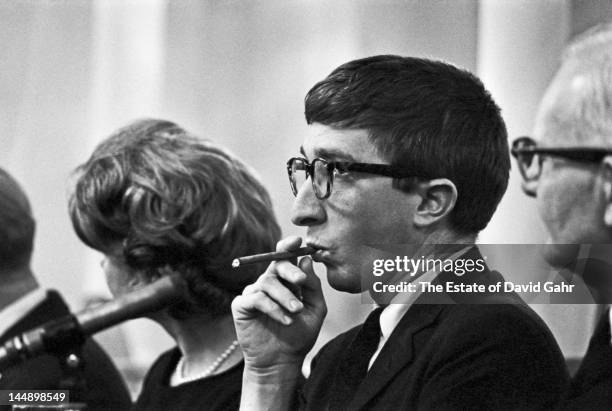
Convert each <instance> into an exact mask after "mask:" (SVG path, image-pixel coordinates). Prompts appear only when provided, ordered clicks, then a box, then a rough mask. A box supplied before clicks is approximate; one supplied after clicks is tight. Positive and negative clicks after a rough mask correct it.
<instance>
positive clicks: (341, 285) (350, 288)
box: [327, 268, 362, 294]
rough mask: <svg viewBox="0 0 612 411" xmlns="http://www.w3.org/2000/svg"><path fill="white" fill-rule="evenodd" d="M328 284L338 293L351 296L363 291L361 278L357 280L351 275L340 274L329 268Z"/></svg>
mask: <svg viewBox="0 0 612 411" xmlns="http://www.w3.org/2000/svg"><path fill="white" fill-rule="evenodd" d="M327 282H328V283H329V285H330V286H331V287H332V288H333V289H334V290H337V291H342V292H345V293H350V294H358V293H360V292H361V291H362V290H361V282H360V281H359V278H357V279H355V278H354V277H352V276H351V275H350V274H347V273H343V272H340V271H338V270H337V269H336V268H327Z"/></svg>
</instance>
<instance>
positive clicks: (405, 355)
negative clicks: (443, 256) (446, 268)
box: [348, 246, 503, 410]
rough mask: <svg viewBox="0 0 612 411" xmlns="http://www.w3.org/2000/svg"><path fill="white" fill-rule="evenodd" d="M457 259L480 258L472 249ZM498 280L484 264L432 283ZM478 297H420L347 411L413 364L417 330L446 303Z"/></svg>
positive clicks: (436, 294)
mask: <svg viewBox="0 0 612 411" xmlns="http://www.w3.org/2000/svg"><path fill="white" fill-rule="evenodd" d="M458 258H463V259H472V260H477V259H480V258H483V257H482V254H481V253H480V251H479V250H478V248H477V247H476V246H473V247H471V248H470V249H469V250H467V251H466V252H465V254H463V255H461V256H459V257H458ZM500 280H503V277H502V276H501V275H500V274H498V273H495V272H491V271H490V270H489V268H488V267H487V266H486V264H485V269H484V270H483V271H482V272H473V273H470V274H469V275H456V274H455V273H452V272H442V273H440V274H439V275H438V276H437V277H436V279H435V280H434V281H433V283H436V284H444V283H445V282H447V281H453V282H455V283H460V282H466V283H478V284H485V285H487V284H490V283H494V282H496V281H500ZM474 298H475V299H474ZM480 298H481V296H480V295H478V294H476V295H467V296H465V297H464V298H461V297H460V298H459V299H457V298H456V297H455V296H454V295H453V296H451V295H449V294H446V293H427V294H423V295H421V296H420V297H419V298H418V299H417V301H416V302H415V303H414V305H413V306H412V307H410V309H409V310H408V311H407V312H406V314H405V315H404V317H403V318H402V319H401V320H400V322H399V324H398V325H397V327H396V328H395V330H394V331H393V333H392V334H391V336H390V337H389V340H388V341H387V342H386V344H385V345H384V347H383V349H382V350H381V352H380V354H379V355H378V358H377V359H376V361H375V362H374V364H372V368H371V369H370V371H369V372H368V374H367V375H366V377H365V378H364V380H363V381H362V382H361V384H360V385H359V387H358V390H357V392H356V393H355V396H354V397H353V400H352V401H351V403H350V404H349V407H348V409H349V410H356V409H360V408H361V407H363V406H364V405H366V404H367V402H368V401H370V400H371V399H372V398H374V396H376V394H377V393H378V392H380V391H381V390H382V389H383V388H384V387H385V386H386V385H387V384H388V383H389V381H391V380H392V379H393V378H394V377H395V375H396V374H397V373H398V372H400V371H401V370H402V369H403V368H405V367H406V366H408V365H409V364H410V363H411V362H412V361H413V359H414V354H415V347H414V343H413V339H414V335H415V334H416V333H417V332H419V331H420V330H423V329H425V328H427V327H429V326H432V325H433V323H434V321H435V320H436V318H437V317H438V316H439V315H440V313H441V312H442V310H443V309H444V307H445V306H446V305H447V304H457V303H462V302H463V303H466V302H468V303H470V302H471V303H475V302H477V301H478V300H479V299H480ZM485 298H486V297H485ZM481 302H482V301H481Z"/></svg>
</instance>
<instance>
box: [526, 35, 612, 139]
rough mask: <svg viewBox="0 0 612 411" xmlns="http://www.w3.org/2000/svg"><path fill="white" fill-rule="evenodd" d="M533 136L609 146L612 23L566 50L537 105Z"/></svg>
mask: <svg viewBox="0 0 612 411" xmlns="http://www.w3.org/2000/svg"><path fill="white" fill-rule="evenodd" d="M536 136H538V137H539V138H540V139H542V140H544V142H546V140H549V139H550V140H551V141H555V142H557V143H560V140H561V141H563V142H564V143H566V144H569V145H588V146H600V147H612V24H610V23H608V24H603V25H599V26H595V27H593V28H591V29H589V30H587V31H586V32H584V33H582V34H581V35H579V36H577V37H576V38H575V39H574V40H573V41H572V42H571V43H570V44H569V45H568V46H567V48H566V50H565V52H564V55H563V60H562V65H561V68H560V69H559V71H558V72H557V74H556V76H555V78H554V80H553V82H552V83H551V84H550V86H549V87H548V89H547V90H546V94H545V95H544V99H543V100H542V104H541V105H540V110H539V112H538V115H537V118H536Z"/></svg>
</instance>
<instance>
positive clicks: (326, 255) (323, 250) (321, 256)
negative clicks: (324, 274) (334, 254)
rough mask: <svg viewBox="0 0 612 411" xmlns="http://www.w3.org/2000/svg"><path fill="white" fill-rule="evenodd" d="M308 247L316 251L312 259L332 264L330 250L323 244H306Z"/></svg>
mask: <svg viewBox="0 0 612 411" xmlns="http://www.w3.org/2000/svg"><path fill="white" fill-rule="evenodd" d="M306 245H308V246H309V247H312V248H314V249H316V250H317V251H315V253H314V254H312V255H311V257H312V259H313V260H314V261H316V262H318V263H326V262H330V254H331V252H330V249H329V247H326V246H324V245H322V244H319V243H316V242H309V241H307V242H306Z"/></svg>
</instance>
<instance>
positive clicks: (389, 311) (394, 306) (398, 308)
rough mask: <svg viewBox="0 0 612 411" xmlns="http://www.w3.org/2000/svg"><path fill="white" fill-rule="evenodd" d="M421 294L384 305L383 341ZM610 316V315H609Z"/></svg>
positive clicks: (430, 277)
mask: <svg viewBox="0 0 612 411" xmlns="http://www.w3.org/2000/svg"><path fill="white" fill-rule="evenodd" d="M472 247H473V245H469V246H466V247H464V248H462V249H461V250H459V251H457V252H456V253H453V254H451V255H450V256H448V257H446V258H445V259H450V260H454V259H456V258H458V257H460V256H461V255H463V254H465V253H466V252H467V251H468V250H469V249H470V248H472ZM439 274H440V271H437V270H430V271H427V272H426V273H425V274H423V275H421V276H419V277H417V278H416V279H415V281H416V280H418V281H419V282H426V283H431V282H433V281H434V280H435V279H436V277H437V276H438V275H439ZM420 296H421V291H420V287H419V288H418V291H417V292H415V293H411V294H408V295H406V293H398V295H396V296H395V297H394V298H393V299H392V300H391V303H390V304H389V305H388V306H387V307H385V309H384V310H383V312H382V313H381V314H380V334H381V338H382V339H383V341H386V340H387V339H388V338H389V337H390V336H391V333H393V330H395V327H397V324H398V323H399V322H400V320H401V319H402V317H403V316H404V314H406V312H407V311H408V310H409V309H410V307H412V305H413V304H414V302H415V301H416V300H417V299H418V298H419V297H420ZM611 318H612V317H611Z"/></svg>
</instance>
